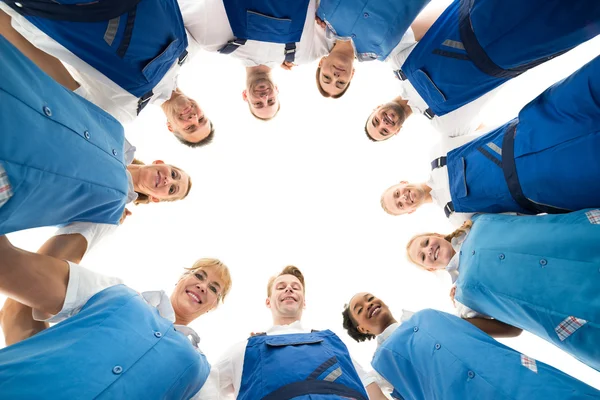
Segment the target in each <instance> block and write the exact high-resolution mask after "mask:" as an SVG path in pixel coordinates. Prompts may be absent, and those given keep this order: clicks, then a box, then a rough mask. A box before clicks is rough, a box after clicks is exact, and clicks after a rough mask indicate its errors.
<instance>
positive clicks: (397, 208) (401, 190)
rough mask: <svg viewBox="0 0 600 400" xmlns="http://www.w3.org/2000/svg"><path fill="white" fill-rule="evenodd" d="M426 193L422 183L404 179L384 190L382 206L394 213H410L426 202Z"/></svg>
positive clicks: (388, 211)
mask: <svg viewBox="0 0 600 400" xmlns="http://www.w3.org/2000/svg"><path fill="white" fill-rule="evenodd" d="M425 197H426V193H425V190H424V189H423V187H422V186H421V185H413V184H410V183H408V182H406V181H402V182H400V183H399V184H397V185H394V186H392V187H390V188H389V189H387V190H386V191H385V192H383V195H382V196H381V206H382V207H383V209H384V210H385V211H386V212H387V213H389V214H392V215H402V214H410V213H412V212H414V211H415V210H416V209H417V208H419V207H420V206H421V205H422V204H423V203H424V202H425Z"/></svg>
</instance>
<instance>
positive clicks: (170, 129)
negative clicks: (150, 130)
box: [167, 121, 173, 132]
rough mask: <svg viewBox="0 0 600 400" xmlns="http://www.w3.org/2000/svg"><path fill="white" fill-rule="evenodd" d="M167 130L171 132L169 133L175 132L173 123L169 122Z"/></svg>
mask: <svg viewBox="0 0 600 400" xmlns="http://www.w3.org/2000/svg"><path fill="white" fill-rule="evenodd" d="M167 129H168V130H169V132H173V126H172V125H171V122H169V121H167Z"/></svg>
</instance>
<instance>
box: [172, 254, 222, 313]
mask: <svg viewBox="0 0 600 400" xmlns="http://www.w3.org/2000/svg"><path fill="white" fill-rule="evenodd" d="M199 269H202V270H207V269H212V270H213V271H214V272H215V273H216V274H217V275H218V276H219V279H221V280H222V281H223V287H222V288H221V293H220V294H219V301H220V302H221V303H223V302H224V301H225V297H227V294H228V293H229V291H230V290H231V284H232V281H231V274H230V273H229V268H227V266H226V265H225V264H223V262H222V261H221V260H218V259H216V258H201V259H199V260H197V261H196V262H195V263H194V265H192V266H191V267H190V268H185V270H186V272H184V273H183V275H182V278H183V277H184V276H185V275H188V274H193V273H194V272H196V271H198V270H199Z"/></svg>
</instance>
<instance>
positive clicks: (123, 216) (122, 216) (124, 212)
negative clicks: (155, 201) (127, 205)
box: [119, 209, 131, 225]
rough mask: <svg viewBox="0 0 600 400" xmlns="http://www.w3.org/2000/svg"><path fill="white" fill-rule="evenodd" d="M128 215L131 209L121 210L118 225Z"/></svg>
mask: <svg viewBox="0 0 600 400" xmlns="http://www.w3.org/2000/svg"><path fill="white" fill-rule="evenodd" d="M128 215H131V211H129V210H128V209H125V210H123V215H121V219H120V220H119V225H121V224H122V223H123V222H124V221H125V218H127V216H128Z"/></svg>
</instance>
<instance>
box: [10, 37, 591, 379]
mask: <svg viewBox="0 0 600 400" xmlns="http://www.w3.org/2000/svg"><path fill="white" fill-rule="evenodd" d="M515 45H518V44H515ZM599 53H600V38H596V39H595V40H593V41H591V42H588V43H586V44H584V45H582V46H580V47H578V48H577V49H575V50H573V51H571V52H570V53H568V54H566V55H564V56H562V57H559V58H557V59H555V60H553V61H551V62H548V63H546V64H544V65H542V66H540V67H538V68H535V69H534V70H532V71H529V72H527V73H525V74H523V75H522V76H520V77H518V78H516V79H514V80H512V81H511V82H509V84H507V85H505V87H504V89H503V90H502V91H501V93H500V94H499V95H498V96H496V98H495V99H494V101H493V102H491V103H490V104H489V105H488V107H487V108H486V109H485V115H486V123H487V124H488V125H495V124H500V123H504V122H506V121H508V120H509V119H511V118H513V117H514V116H516V114H517V112H518V110H519V109H520V108H521V107H522V106H523V105H525V104H526V103H527V102H528V101H529V100H531V99H532V98H533V97H535V96H536V95H537V94H539V93H540V92H541V91H543V90H544V89H545V88H546V87H548V86H549V85H551V84H552V83H554V82H556V81H557V80H559V79H562V78H564V77H566V76H567V75H569V74H570V73H571V72H573V71H575V70H576V69H577V68H579V67H580V66H581V65H583V64H584V63H585V62H587V61H589V60H591V59H592V58H593V57H594V56H595V55H597V54H599ZM315 69H316V63H314V64H312V65H305V66H301V67H296V68H295V69H294V70H293V71H291V72H290V71H284V70H282V69H279V68H278V69H277V70H276V71H275V73H274V75H275V78H276V81H277V83H278V85H279V89H280V92H281V94H280V99H281V104H282V105H281V111H280V113H279V115H278V116H277V117H276V118H275V119H274V120H272V121H269V122H266V123H265V122H261V121H258V120H256V119H254V118H253V117H251V115H250V113H249V112H248V109H247V106H246V103H244V102H243V101H242V97H241V92H242V89H243V87H244V82H245V74H244V70H243V68H242V67H241V66H240V65H238V64H237V63H236V61H235V60H233V59H230V58H228V57H226V56H222V55H218V54H207V53H201V54H199V55H198V56H197V57H196V58H194V59H193V60H192V61H191V62H189V63H188V64H187V65H186V66H185V67H184V69H183V71H182V74H181V77H180V81H179V86H180V88H181V89H182V90H183V91H184V92H185V93H187V94H188V95H189V96H191V97H195V98H196V99H197V100H198V103H199V104H200V105H201V107H203V108H204V109H205V111H206V113H207V115H209V117H210V118H211V119H212V120H213V122H214V124H215V127H216V132H215V139H214V142H213V143H212V144H211V145H209V146H207V147H203V148H199V149H189V148H187V147H184V146H182V145H180V144H179V143H178V142H177V141H176V140H175V139H174V138H173V137H171V135H170V134H169V133H168V131H167V130H166V128H165V117H164V115H163V113H162V112H161V110H160V109H158V108H157V107H154V106H149V107H148V109H147V110H145V111H144V113H143V115H142V116H141V117H140V118H138V119H137V120H136V121H135V122H134V123H133V124H132V125H130V126H128V127H127V129H126V134H127V137H128V139H129V140H130V141H131V142H132V143H133V144H134V145H135V146H137V148H138V152H137V158H139V159H141V160H143V161H144V162H146V163H149V162H152V161H153V160H155V159H161V160H164V161H165V162H167V163H172V164H175V165H177V166H179V167H181V168H183V169H185V170H186V171H188V172H189V173H190V174H191V176H192V177H193V188H192V191H191V193H190V195H189V197H188V198H187V199H186V200H184V201H181V202H176V203H165V204H151V205H142V206H137V207H136V206H130V207H129V209H130V210H131V211H132V212H133V215H132V216H130V217H128V218H127V221H126V222H125V224H124V225H123V226H122V227H120V228H119V229H118V230H117V232H116V233H115V234H114V235H113V236H110V237H108V238H106V240H104V241H103V242H102V243H100V244H99V245H98V246H97V248H96V249H94V250H93V251H92V252H91V253H89V254H88V256H87V257H86V258H85V259H84V261H83V262H82V264H83V265H85V266H87V267H89V268H91V269H93V270H96V271H100V272H102V273H104V274H107V275H112V276H118V277H121V278H123V279H125V281H126V283H127V284H128V285H129V286H131V287H133V288H135V289H136V290H138V291H144V290H157V289H163V290H165V291H167V292H168V293H170V291H171V290H172V289H173V288H174V285H175V282H176V281H177V279H178V277H179V275H180V273H181V272H182V269H183V268H186V267H190V266H191V265H192V264H193V262H194V261H195V260H196V259H197V258H200V257H216V258H220V259H221V260H222V261H224V262H225V263H226V264H227V265H228V266H229V267H230V269H231V271H232V275H233V279H234V283H233V290H232V292H231V294H230V296H229V297H228V298H227V300H226V302H225V304H224V305H222V306H221V307H220V308H218V309H217V310H216V311H213V312H211V313H209V314H207V315H205V316H202V317H200V318H199V320H197V321H196V322H194V323H193V324H192V327H193V328H194V329H196V330H197V331H198V332H199V334H200V336H201V337H202V342H201V347H202V349H203V351H204V352H205V353H206V354H207V356H208V358H209V360H212V361H216V360H217V359H218V357H219V356H220V355H221V354H222V353H223V352H224V351H225V350H226V349H227V348H228V347H229V346H230V345H231V344H233V343H235V342H237V341H240V340H244V339H245V338H246V337H247V336H248V335H249V334H250V332H252V331H257V332H258V331H264V330H266V329H268V328H269V327H270V325H271V314H270V312H269V310H268V309H267V308H266V307H265V305H264V302H265V298H266V283H267V280H268V278H269V277H270V276H271V275H272V274H274V273H277V272H279V271H280V270H281V269H282V268H283V267H284V266H286V265H288V264H292V265H296V266H297V267H299V268H300V269H301V270H302V271H303V272H304V274H305V277H306V281H307V284H306V287H307V293H306V304H307V308H306V311H305V313H304V318H303V321H304V324H305V325H307V326H308V327H311V328H314V329H327V328H329V329H332V330H333V331H334V332H336V333H337V334H338V335H339V336H340V337H341V338H342V340H343V341H344V342H345V343H346V344H347V345H348V346H349V349H350V351H351V353H352V355H353V356H354V357H355V358H356V359H357V360H359V361H360V362H361V363H362V364H363V365H365V366H368V365H369V362H370V359H371V356H372V354H373V351H374V349H375V343H374V342H370V343H366V344H365V343H363V344H360V345H359V344H357V343H355V342H354V341H352V340H351V339H350V338H349V337H348V336H347V334H346V333H345V331H344V330H343V329H342V326H341V320H342V318H341V311H342V306H343V305H344V303H345V302H347V301H348V300H349V299H350V297H351V296H352V295H353V294H354V293H356V292H359V291H370V292H372V293H374V294H376V295H377V296H379V297H381V298H382V299H383V300H384V301H385V302H387V304H388V305H389V306H390V307H391V309H392V311H394V312H395V314H396V315H397V316H398V317H399V316H400V314H401V309H402V308H404V309H408V310H412V311H417V310H420V309H423V308H437V309H441V310H444V311H448V312H452V305H451V303H450V300H449V297H448V291H449V287H450V286H449V283H448V282H445V281H444V280H442V279H439V278H437V277H436V276H434V275H431V274H429V273H425V272H422V271H420V270H418V269H417V268H416V267H413V266H412V265H411V264H409V263H408V261H407V259H406V257H405V250H404V249H405V245H406V242H407V241H408V240H409V238H410V237H412V236H413V235H414V234H415V233H420V232H425V231H439V232H441V233H446V232H450V231H451V230H452V227H451V226H450V225H449V223H448V222H447V221H446V219H445V217H444V214H443V212H442V211H441V210H439V209H437V208H436V207H434V206H425V207H423V209H422V210H419V211H418V212H416V213H414V214H412V215H409V216H403V217H391V216H389V215H387V214H386V213H385V212H384V211H383V210H382V209H381V207H380V205H379V198H380V195H381V193H382V192H383V190H384V189H386V188H387V187H388V186H390V185H392V184H394V183H396V182H397V181H400V180H403V179H405V180H408V181H424V180H425V179H427V176H428V170H429V161H430V155H429V152H430V148H431V146H432V145H433V144H434V142H435V140H436V139H437V134H436V132H434V131H432V129H431V128H430V126H429V124H428V120H427V119H425V118H424V117H420V116H414V117H412V118H410V120H409V122H408V123H406V124H405V126H404V129H403V132H402V134H401V135H399V136H397V137H395V138H393V139H391V140H389V141H387V142H384V143H372V142H371V141H369V140H368V139H367V138H366V136H365V134H364V132H363V126H364V123H365V120H366V118H367V116H368V114H369V113H370V111H371V110H372V109H373V108H374V107H375V106H377V105H378V104H380V103H383V102H386V101H388V100H390V99H392V98H393V97H395V96H396V95H397V91H398V85H399V83H398V81H396V80H395V79H394V77H393V76H392V73H391V70H390V68H389V67H388V66H387V65H385V64H383V63H378V62H370V63H361V64H358V63H356V74H355V77H354V80H353V81H352V86H351V87H350V89H349V91H348V92H347V93H346V95H345V96H344V97H343V98H341V99H338V100H331V99H324V98H322V97H321V96H320V95H319V94H318V92H317V89H316V87H315V86H316V85H315V78H314V76H315ZM52 232H54V229H53V228H42V229H36V230H30V231H24V232H19V233H15V234H11V235H9V238H10V240H11V241H12V242H13V244H15V245H17V246H20V247H22V248H25V249H28V250H30V251H35V250H36V249H37V248H38V247H39V246H40V245H41V244H42V243H43V242H44V241H45V240H46V239H47V238H48V237H49V236H50V235H51V234H52ZM3 299H4V298H3V297H1V296H0V303H1V302H2V301H3ZM0 337H1V336H0ZM502 342H503V343H505V344H507V345H509V346H511V347H513V348H515V349H517V350H518V351H520V352H522V353H525V354H527V355H528V356H530V357H533V358H535V359H537V360H540V361H544V362H546V363H549V364H551V365H553V366H554V367H557V368H559V369H561V370H563V371H565V372H566V373H568V374H570V375H572V376H575V377H577V378H578V379H580V380H582V381H584V382H586V383H588V384H590V385H592V386H595V387H596V388H599V389H600V373H598V372H596V371H594V370H592V369H591V368H589V367H587V366H585V365H583V364H582V363H579V362H578V361H576V360H575V359H574V358H572V357H571V356H569V355H568V354H566V353H563V352H562V351H560V350H558V349H557V348H555V347H554V346H553V345H551V344H549V343H547V342H545V341H544V340H542V339H539V338H537V337H535V336H533V335H530V334H527V333H523V334H522V335H521V336H520V337H518V338H516V339H509V340H502ZM0 345H2V342H1V339H0Z"/></svg>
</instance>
